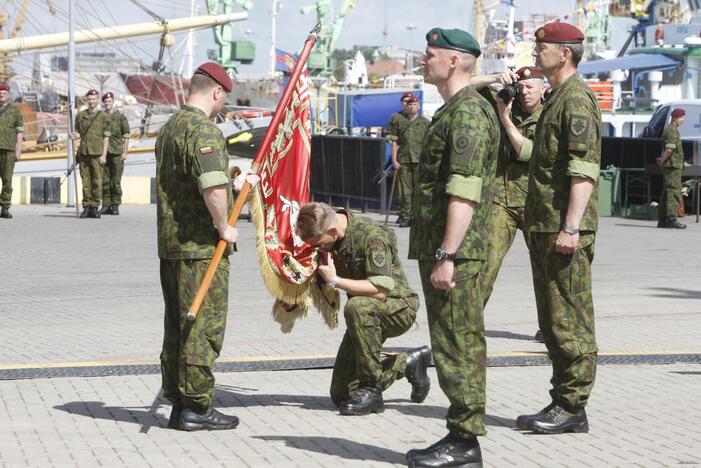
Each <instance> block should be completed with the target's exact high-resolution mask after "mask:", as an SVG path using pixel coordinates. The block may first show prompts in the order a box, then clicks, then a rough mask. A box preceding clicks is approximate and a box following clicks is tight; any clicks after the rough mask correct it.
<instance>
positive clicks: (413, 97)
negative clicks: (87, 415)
mask: <svg viewBox="0 0 701 468" xmlns="http://www.w3.org/2000/svg"><path fill="white" fill-rule="evenodd" d="M406 102H407V104H408V103H410V102H419V98H418V97H416V96H415V95H413V94H412V95H411V97H410V98H409V99H407V100H406Z"/></svg>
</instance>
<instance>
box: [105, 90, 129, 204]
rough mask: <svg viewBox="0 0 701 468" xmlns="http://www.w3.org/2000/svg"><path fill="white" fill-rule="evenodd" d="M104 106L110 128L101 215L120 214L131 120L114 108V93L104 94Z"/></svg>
mask: <svg viewBox="0 0 701 468" xmlns="http://www.w3.org/2000/svg"><path fill="white" fill-rule="evenodd" d="M102 106H103V107H104V110H105V114H107V125H108V126H109V129H110V140H109V147H108V149H107V162H106V163H105V165H104V166H103V173H102V209H101V210H100V214H101V215H115V216H116V215H119V205H121V203H122V174H123V173H124V161H125V160H126V159H127V151H128V150H129V134H130V131H129V121H127V118H126V116H125V115H124V114H123V113H121V112H119V111H118V110H117V109H115V108H114V94H113V93H112V92H109V91H108V92H106V93H105V94H103V95H102Z"/></svg>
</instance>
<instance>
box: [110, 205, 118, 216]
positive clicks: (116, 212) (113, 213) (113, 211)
mask: <svg viewBox="0 0 701 468" xmlns="http://www.w3.org/2000/svg"><path fill="white" fill-rule="evenodd" d="M110 214H112V215H115V216H119V205H112V211H111V212H110Z"/></svg>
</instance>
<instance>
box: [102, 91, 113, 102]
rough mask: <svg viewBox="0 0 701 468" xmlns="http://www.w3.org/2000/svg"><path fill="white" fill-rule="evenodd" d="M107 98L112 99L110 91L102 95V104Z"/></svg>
mask: <svg viewBox="0 0 701 468" xmlns="http://www.w3.org/2000/svg"><path fill="white" fill-rule="evenodd" d="M107 98H112V99H114V94H112V91H107V92H106V93H105V94H103V95H102V102H105V99H107Z"/></svg>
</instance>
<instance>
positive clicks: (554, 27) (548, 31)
mask: <svg viewBox="0 0 701 468" xmlns="http://www.w3.org/2000/svg"><path fill="white" fill-rule="evenodd" d="M535 41H536V42H551V43H555V44H576V43H581V42H582V41H584V33H583V32H582V31H580V30H579V29H577V27H576V26H573V25H571V24H569V23H562V22H559V21H556V22H554V23H548V24H545V25H543V26H541V27H539V28H538V29H536V31H535Z"/></svg>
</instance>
